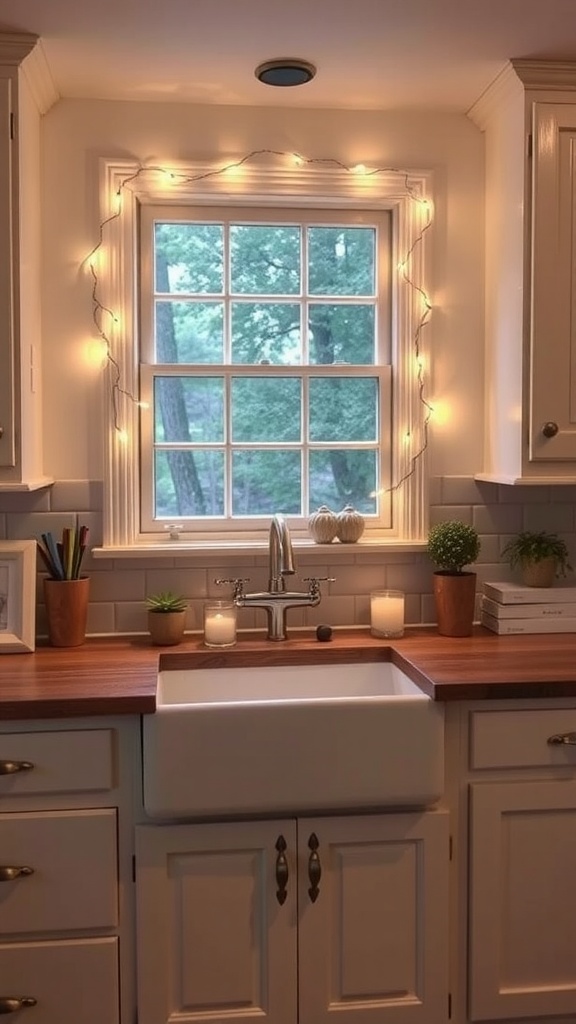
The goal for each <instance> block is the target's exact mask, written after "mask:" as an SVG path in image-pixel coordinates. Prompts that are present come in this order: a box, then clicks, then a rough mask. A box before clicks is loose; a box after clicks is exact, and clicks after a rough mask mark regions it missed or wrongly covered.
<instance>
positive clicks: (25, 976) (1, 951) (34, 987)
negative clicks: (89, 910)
mask: <svg viewBox="0 0 576 1024" xmlns="http://www.w3.org/2000/svg"><path fill="white" fill-rule="evenodd" d="M118 990H119V985H118V940H117V939H116V938H106V939H78V940H75V941H69V942H22V943H17V944H15V945H13V946H8V945H0V999H3V998H4V999H5V998H8V997H14V996H16V997H20V998H21V997H22V996H27V997H29V998H33V999H35V1000H36V1004H37V1005H36V1006H32V1007H30V1008H29V1009H23V1010H22V1011H21V1012H16V1013H15V1014H14V1017H15V1019H17V1020H18V1021H20V1020H22V1024H24V1021H25V1020H26V1021H28V1020H29V1021H30V1024H32V1022H33V1024H55V1022H56V1021H57V1022H58V1024H118V1021H119V1019H120V1014H119V1008H118Z"/></svg>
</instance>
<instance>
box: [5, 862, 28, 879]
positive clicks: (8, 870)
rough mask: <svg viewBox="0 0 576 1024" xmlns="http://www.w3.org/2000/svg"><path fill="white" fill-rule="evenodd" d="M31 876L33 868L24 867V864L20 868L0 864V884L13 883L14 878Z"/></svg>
mask: <svg viewBox="0 0 576 1024" xmlns="http://www.w3.org/2000/svg"><path fill="white" fill-rule="evenodd" d="M33 874H34V868H29V867H26V865H24V864H22V865H21V866H16V865H14V866H13V865H8V864H0V882H13V881H14V879H15V878H22V877H24V875H33Z"/></svg>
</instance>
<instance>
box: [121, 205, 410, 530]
mask: <svg viewBox="0 0 576 1024" xmlns="http://www.w3.org/2000/svg"><path fill="white" fill-rule="evenodd" d="M239 214H240V216H239ZM389 221H390V214H389V213H388V211H383V210H380V211H376V212H371V211H345V212H344V213H342V212H338V214H336V212H330V211H323V210H308V209H306V210H301V211H295V210H280V211H278V210H274V211H270V210H258V211H256V210H252V209H250V210H243V211H239V210H238V209H232V210H230V211H223V210H221V209H206V208H204V209H202V208H200V209H193V208H191V207H184V208H177V209H176V208H173V207H172V208H171V207H168V206H167V207H152V206H145V207H143V208H142V216H141V239H142V276H141V296H142V307H141V354H142V359H143V363H142V367H141V387H142V395H141V397H142V398H143V399H144V400H145V401H148V402H149V403H150V406H151V411H150V412H149V413H143V414H142V473H141V481H142V529H143V530H144V531H146V532H153V531H154V530H155V529H156V530H158V529H163V527H164V525H165V523H166V522H167V521H175V520H176V521H179V522H181V523H182V525H183V526H184V528H185V529H186V528H187V529H193V528H194V526H195V525H196V526H198V525H201V526H202V528H203V529H206V528H208V529H210V528H212V529H219V530H222V528H223V527H224V526H225V525H226V524H228V525H229V526H230V527H231V528H232V529H234V528H238V527H242V526H245V525H246V524H250V523H251V522H253V521H255V520H258V518H259V517H262V516H266V517H268V516H269V515H270V513H271V512H278V511H283V512H285V514H287V515H290V516H293V517H296V518H298V517H300V518H302V519H304V518H305V517H307V516H308V515H309V514H310V512H311V511H313V510H314V509H315V508H317V507H318V505H319V504H323V503H326V504H331V505H332V506H334V507H336V508H338V507H342V505H343V504H345V503H347V502H351V503H353V504H355V505H356V507H357V508H358V509H359V510H360V511H362V512H363V513H364V514H365V515H366V516H367V517H368V518H369V522H371V524H373V525H378V526H388V527H389V526H390V502H389V500H387V499H385V500H381V497H382V492H383V491H384V490H385V486H386V483H388V482H389V481H390V476H391V466H390V452H391V445H390V437H389V426H390V421H391V409H390V398H389V366H388V365H387V364H388V363H389V360H390V355H389V347H390V340H389V339H390V306H391V302H390V286H389V273H390V270H389V268H390V260H389V250H390V223H389ZM174 295H176V296H177V298H176V299H174V298H173V296H174ZM152 424H153V426H152Z"/></svg>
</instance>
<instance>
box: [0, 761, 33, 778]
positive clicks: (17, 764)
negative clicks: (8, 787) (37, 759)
mask: <svg viewBox="0 0 576 1024" xmlns="http://www.w3.org/2000/svg"><path fill="white" fill-rule="evenodd" d="M33 767H34V765H33V764H32V761H0V775H15V774H16V772H29V771H30V769H31V768H33Z"/></svg>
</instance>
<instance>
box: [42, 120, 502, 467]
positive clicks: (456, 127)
mask: <svg viewBox="0 0 576 1024" xmlns="http://www.w3.org/2000/svg"><path fill="white" fill-rule="evenodd" d="M42 149H43V172H42V182H43V197H42V198H43V210H44V212H43V245H44V286H43V374H44V428H45V450H44V469H45V472H46V473H47V474H49V475H52V476H54V477H56V478H57V479H67V480H74V479H78V480H80V479H98V478H100V477H101V476H102V451H103V432H104V430H105V429H107V427H106V426H105V421H104V417H105V412H106V408H107V398H108V392H107V390H106V387H105V383H104V375H103V374H102V371H101V370H99V369H96V368H95V367H94V366H90V365H89V363H88V361H87V359H86V354H87V348H88V343H89V341H90V339H91V338H92V339H93V338H96V337H97V332H96V330H95V327H94V324H93V320H92V303H91V288H92V281H91V278H90V275H89V273H88V272H87V271H86V269H82V267H81V262H82V260H83V258H84V257H85V256H86V255H87V254H88V252H89V251H90V250H91V249H92V248H93V246H94V245H95V244H96V242H97V240H98V225H99V215H98V160H99V158H100V157H123V158H129V159H136V160H138V161H140V162H142V163H155V164H158V163H160V164H163V165H166V164H168V165H169V164H170V163H171V162H172V161H178V160H192V161H193V160H199V161H202V162H212V161H214V162H215V163H219V162H226V161H228V160H231V159H235V158H238V157H241V156H243V155H245V154H247V153H248V152H251V151H252V150H259V149H270V150H280V151H287V152H292V151H297V152H299V153H301V154H302V155H303V156H305V157H307V158H333V159H336V160H339V161H341V162H343V163H345V164H350V165H353V164H356V163H364V164H366V165H368V166H369V167H374V166H378V167H391V166H392V167H396V168H399V169H412V170H424V169H426V170H432V171H433V172H434V194H435V219H434V226H433V229H432V239H431V242H432V244H431V251H432V262H433V265H431V266H430V267H429V268H428V273H429V277H428V289H429V292H430V294H431V296H432V298H433V301H434V303H435V311H434V314H433V320H432V322H431V325H430V327H429V328H427V330H428V331H429V332H430V338H431V343H432V347H433V363H432V366H431V369H430V375H431V376H430V386H429V391H428V397H429V398H430V399H436V400H437V401H438V403H439V405H438V408H439V409H441V410H442V413H443V416H442V420H441V421H440V419H439V420H438V422H437V423H436V425H435V426H434V428H433V430H432V431H431V443H430V449H429V456H430V461H429V465H430V469H431V472H432V473H433V474H434V475H445V474H452V475H471V474H473V473H474V472H476V471H478V470H480V469H481V468H482V436H483V428H482V424H483V337H484V326H483V317H484V311H483V294H484V293H483V254H484V226H483V225H484V191H483V189H484V165H483V152H484V147H483V138H482V134H481V133H480V131H479V130H478V129H477V128H476V127H475V126H474V125H473V124H472V123H471V122H470V121H469V120H468V119H467V118H466V117H464V116H462V115H452V114H450V115H434V114H421V115H420V114H399V113H388V112H372V111H342V112H340V111H330V110H314V111H302V110H295V109H285V108H282V109H281V110H280V109H279V110H276V109H273V108H269V107H266V108H247V107H215V106H207V107H204V106H184V105H179V104H178V105H177V104H166V105H164V104H149V103H115V102H100V101H84V100H66V101H61V102H59V103H58V104H56V106H54V107H53V108H52V109H51V110H50V111H49V112H48V114H47V115H46V116H45V117H44V119H43V124H42Z"/></svg>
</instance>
